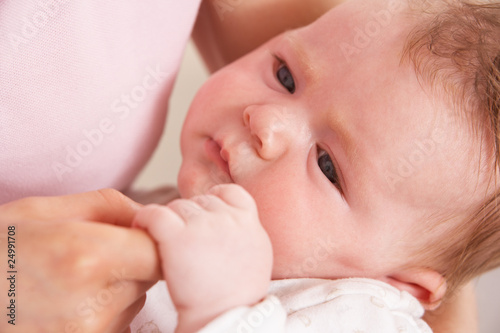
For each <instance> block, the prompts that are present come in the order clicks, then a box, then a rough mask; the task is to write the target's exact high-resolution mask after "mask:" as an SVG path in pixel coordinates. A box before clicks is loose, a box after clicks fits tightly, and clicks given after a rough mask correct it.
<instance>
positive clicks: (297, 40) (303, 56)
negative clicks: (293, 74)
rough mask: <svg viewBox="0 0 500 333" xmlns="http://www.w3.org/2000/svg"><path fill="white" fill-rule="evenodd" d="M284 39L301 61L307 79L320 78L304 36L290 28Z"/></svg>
mask: <svg viewBox="0 0 500 333" xmlns="http://www.w3.org/2000/svg"><path fill="white" fill-rule="evenodd" d="M283 37H284V40H285V41H286V42H287V44H288V46H289V47H290V49H291V50H292V52H293V55H294V56H295V58H296V59H297V62H298V63H299V67H300V70H301V71H302V72H303V73H304V75H305V76H306V78H307V80H308V81H309V82H310V83H314V82H317V80H318V79H319V75H318V73H316V68H315V66H314V65H313V64H314V63H313V62H312V61H311V58H310V57H309V55H308V54H307V52H306V50H305V47H304V43H303V42H302V38H301V37H300V36H299V35H298V34H297V31H295V30H289V31H287V32H285V34H284V36H283Z"/></svg>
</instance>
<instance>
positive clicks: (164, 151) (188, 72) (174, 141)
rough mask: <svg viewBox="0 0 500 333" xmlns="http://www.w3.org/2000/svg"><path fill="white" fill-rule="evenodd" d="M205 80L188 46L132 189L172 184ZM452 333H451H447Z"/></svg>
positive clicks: (495, 293)
mask: <svg viewBox="0 0 500 333" xmlns="http://www.w3.org/2000/svg"><path fill="white" fill-rule="evenodd" d="M207 78H208V71H207V70H206V69H205V67H204V65H203V62H202V60H201V58H200V56H199V55H198V53H197V51H196V48H195V47H194V44H193V43H191V42H190V43H189V44H188V46H187V49H186V53H185V55H184V60H183V63H182V66H181V69H180V72H179V76H178V78H177V82H176V85H175V88H174V91H173V95H172V98H171V99H170V108H169V113H168V121H167V126H166V128H165V132H164V133H163V138H162V141H161V143H160V144H159V146H158V147H157V149H156V152H155V154H154V155H153V157H152V159H151V160H150V161H149V163H148V165H147V166H146V168H145V169H144V170H143V172H142V173H141V175H140V176H139V178H138V179H137V181H136V183H135V187H136V188H143V189H152V188H155V187H158V186H160V185H165V184H172V185H175V184H176V176H177V171H178V169H179V167H180V163H181V156H180V148H179V138H180V133H181V128H182V122H183V120H184V116H185V114H186V111H187V110H188V107H189V104H190V102H191V100H192V99H193V97H194V95H195V94H196V91H197V90H198V88H199V87H200V86H201V85H202V84H203V82H204V81H205V80H206V79H207ZM476 288H477V302H478V309H479V311H478V312H479V324H480V330H479V332H480V333H500V269H497V270H496V271H493V272H490V273H488V274H485V275H483V276H482V277H480V278H479V279H478V280H477V281H476ZM450 333H453V332H450Z"/></svg>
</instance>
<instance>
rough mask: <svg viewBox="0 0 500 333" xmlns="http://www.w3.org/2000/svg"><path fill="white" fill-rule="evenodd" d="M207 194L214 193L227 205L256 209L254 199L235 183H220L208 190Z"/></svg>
mask: <svg viewBox="0 0 500 333" xmlns="http://www.w3.org/2000/svg"><path fill="white" fill-rule="evenodd" d="M208 194H213V195H216V196H217V197H219V198H221V199H222V200H223V201H224V202H226V203H227V204H228V205H230V206H233V207H236V208H242V209H255V210H256V209H257V206H256V204H255V200H254V199H253V197H252V196H251V195H250V193H248V192H247V191H246V190H245V189H244V188H243V187H241V186H240V185H236V184H220V185H216V186H214V187H212V188H211V189H210V190H208Z"/></svg>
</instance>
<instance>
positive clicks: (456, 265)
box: [403, 0, 500, 296]
mask: <svg viewBox="0 0 500 333" xmlns="http://www.w3.org/2000/svg"><path fill="white" fill-rule="evenodd" d="M431 3H432V4H431ZM412 7H416V8H418V9H419V14H423V15H422V17H423V19H420V21H419V24H418V27H416V28H415V29H414V30H413V31H412V32H411V33H410V35H409V37H408V40H407V43H406V45H405V49H404V53H403V59H410V60H411V62H412V63H413V65H414V67H415V70H416V72H417V75H419V77H420V78H422V79H423V80H425V81H426V82H427V83H429V84H430V85H431V86H432V87H434V88H437V89H440V90H441V91H443V92H444V93H445V94H446V95H447V96H450V97H451V100H452V101H453V104H452V105H453V106H454V109H455V111H456V112H457V115H459V116H462V117H463V118H464V119H467V121H468V123H469V124H470V125H471V129H472V130H473V133H474V134H476V136H477V137H478V138H479V139H480V140H479V141H481V142H482V143H483V144H482V145H478V147H483V148H484V147H486V148H485V149H484V151H483V148H481V158H480V159H481V161H478V164H479V165H480V167H479V170H480V171H479V172H489V174H490V177H491V181H490V194H489V195H485V200H484V202H483V203H482V204H481V205H480V207H477V205H476V206H475V207H471V211H472V213H471V214H469V216H468V218H466V219H465V220H462V221H461V223H460V224H459V226H458V227H457V228H455V229H454V231H452V232H451V234H449V235H447V236H446V238H447V241H444V242H435V243H437V244H435V245H433V246H430V247H429V248H427V249H426V250H425V254H423V253H420V255H422V256H424V255H425V257H427V260H426V264H427V265H428V266H430V267H431V268H434V269H437V270H438V271H439V272H440V273H441V274H443V276H444V277H445V278H446V281H447V284H448V290H449V293H448V296H449V295H450V294H451V293H452V292H453V291H454V290H455V289H456V288H457V287H459V286H461V285H463V284H464V283H466V282H468V281H469V280H470V279H472V278H474V277H476V276H478V275H480V274H482V273H484V272H486V271H488V270H491V269H493V268H496V267H499V266H500V189H499V186H498V185H497V174H498V170H499V167H500V122H499V111H500V2H499V1H465V0H441V1H435V0H422V1H419V2H418V3H417V2H416V1H413V2H412ZM484 143H486V144H484ZM485 156H486V157H485ZM450 163H453V162H450ZM491 189H493V190H491ZM491 193H493V194H491Z"/></svg>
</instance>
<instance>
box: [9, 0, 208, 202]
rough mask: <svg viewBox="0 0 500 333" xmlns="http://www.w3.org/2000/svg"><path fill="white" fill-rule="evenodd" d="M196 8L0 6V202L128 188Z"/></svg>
mask: <svg viewBox="0 0 500 333" xmlns="http://www.w3.org/2000/svg"><path fill="white" fill-rule="evenodd" d="M199 3H200V0H190V1H188V0H183V1H178V0H151V1H117V0H111V1H97V0H86V1H69V0H40V1H18V0H2V1H0V203H3V202H7V201H10V200H14V199H17V198H21V197H25V196H29V195H56V194H65V193H73V192H82V191H88V190H93V189H98V188H104V187H113V188H117V189H125V188H127V187H128V186H129V185H130V183H131V182H132V180H133V179H134V177H135V176H136V175H137V174H138V172H139V171H140V170H141V168H142V167H143V166H144V164H145V163H146V162H147V160H148V158H149V157H150V155H151V154H152V152H153V150H154V148H155V146H156V144H157V141H158V139H159V137H160V135H161V133H162V130H163V126H164V122H165V115H166V111H167V103H168V99H169V97H170V93H171V90H172V85H173V82H174V79H175V76H176V74H177V71H178V68H179V65H180V61H181V57H182V54H183V51H184V48H185V45H186V42H187V40H188V38H189V36H190V33H191V29H192V26H193V23H194V20H195V17H196V13H197V11H198V6H199Z"/></svg>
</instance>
